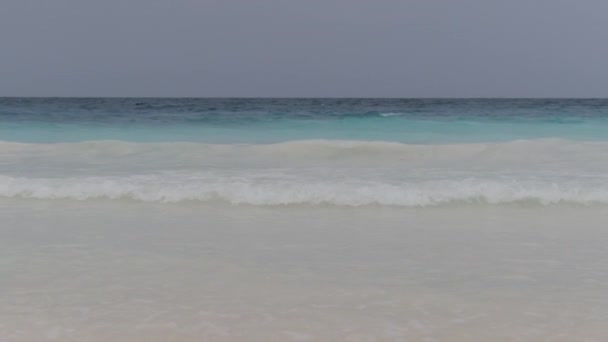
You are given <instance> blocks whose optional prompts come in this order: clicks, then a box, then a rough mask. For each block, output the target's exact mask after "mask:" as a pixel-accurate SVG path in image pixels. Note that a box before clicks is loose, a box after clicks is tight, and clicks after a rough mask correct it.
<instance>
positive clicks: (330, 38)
mask: <svg viewBox="0 0 608 342" xmlns="http://www.w3.org/2000/svg"><path fill="white" fill-rule="evenodd" d="M607 16H608V1H607V0H0V96H201V97H209V96H211V97H214V96H264V97H273V96H277V97H284V96H294V97H316V96H320V97H342V96H345V97H607V96H608V20H607Z"/></svg>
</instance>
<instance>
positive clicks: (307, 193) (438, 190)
mask: <svg viewBox="0 0 608 342" xmlns="http://www.w3.org/2000/svg"><path fill="white" fill-rule="evenodd" d="M0 197H3V198H8V199H10V198H26V199H38V200H57V199H63V200H78V201H83V200H94V199H105V200H134V201H142V202H157V203H182V202H197V203H201V204H204V203H215V202H219V203H229V204H233V205H256V206H283V205H315V206H316V205H330V206H346V207H358V206H369V205H383V206H397V207H432V206H442V205H458V204H468V205H471V204H476V205H477V204H480V205H483V204H485V205H496V204H514V203H515V204H517V203H519V204H526V205H552V204H575V205H593V204H601V205H605V204H608V186H606V185H605V184H602V183H599V182H597V180H596V182H593V181H589V180H587V182H586V183H583V182H581V181H580V180H574V181H572V180H556V179H549V180H544V181H543V180H530V179H528V180H517V179H503V180H500V179H477V178H468V179H460V180H455V179H452V180H447V179H440V180H432V181H430V180H410V181H402V182H393V183H389V182H381V181H369V180H367V181H366V180H361V179H354V178H351V179H341V180H338V179H336V180H333V181H328V180H322V179H297V178H296V177H286V176H285V175H283V176H275V177H257V178H256V177H249V178H247V177H244V176H240V177H225V176H218V175H216V176H212V175H202V174H189V175H170V174H163V175H136V176H127V177H83V178H59V179H52V178H17V177H7V176H0Z"/></svg>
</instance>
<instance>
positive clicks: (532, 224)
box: [0, 201, 608, 341]
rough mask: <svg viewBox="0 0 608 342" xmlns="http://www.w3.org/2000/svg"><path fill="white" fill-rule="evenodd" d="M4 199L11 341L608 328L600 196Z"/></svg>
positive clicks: (2, 270)
mask: <svg viewBox="0 0 608 342" xmlns="http://www.w3.org/2000/svg"><path fill="white" fill-rule="evenodd" d="M2 204H3V205H2V209H1V213H0V214H1V215H2V217H3V224H2V228H1V229H0V234H1V236H2V238H1V239H0V244H1V250H2V253H3V255H4V258H3V260H2V263H1V264H0V278H1V279H3V281H2V283H1V285H0V322H1V323H0V335H1V336H3V339H4V340H8V341H12V340H14V341H17V340H19V341H22V340H32V341H33V340H44V339H49V340H60V341H68V340H72V341H83V340H91V341H103V340H108V339H111V340H115V341H133V340H138V341H144V340H145V341H168V340H171V341H172V340H176V341H182V340H192V341H195V340H201V339H206V340H209V339H214V338H215V339H242V340H269V339H270V340H284V339H293V340H298V339H301V340H308V339H323V340H326V339H333V340H336V339H338V340H349V339H350V340H369V339H381V340H387V339H408V340H421V341H422V340H429V341H432V340H437V341H441V340H450V341H467V340H488V339H489V340H521V341H533V340H555V341H560V340H561V341H570V340H594V339H595V340H598V341H599V340H601V339H602V337H605V336H606V334H607V333H608V331H607V330H606V328H605V324H604V323H605V321H606V319H607V318H608V305H607V304H608V303H607V302H606V296H605V289H606V286H607V285H608V271H607V270H606V267H605V260H606V258H608V249H607V248H606V245H605V241H606V239H607V238H608V231H607V230H606V229H605V222H606V219H608V211H607V210H605V209H604V208H572V207H562V206H554V207H547V208H543V209H529V208H522V207H512V206H506V207H505V206H500V207H497V206H486V207H483V208H479V207H475V208H470V207H460V208H432V209H405V210H404V209H390V208H387V209H379V208H365V209H341V208H310V207H292V208H289V209H276V208H260V207H251V206H250V207H240V208H239V209H235V208H234V207H230V206H223V205H220V206H215V207H206V208H201V207H199V206H196V205H192V206H176V205H158V204H145V203H116V202H108V201H89V202H72V201H66V202H47V201H39V202H31V201H13V202H11V203H10V204H7V203H6V202H4V203H2ZM472 217H475V219H474V220H473V219H472Z"/></svg>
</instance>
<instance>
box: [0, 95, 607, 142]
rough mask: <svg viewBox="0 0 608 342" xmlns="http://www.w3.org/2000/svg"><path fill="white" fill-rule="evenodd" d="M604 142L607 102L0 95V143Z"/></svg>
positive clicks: (599, 100) (581, 100)
mask: <svg viewBox="0 0 608 342" xmlns="http://www.w3.org/2000/svg"><path fill="white" fill-rule="evenodd" d="M538 138H564V139H576V140H606V139H607V138H608V100H607V99H200V98H196V99H189V98H184V99H181V98H180V99H175V98H171V99H161V98H158V99H157V98H124V99H121V98H0V140H2V141H19V142H74V141H89V140H127V141H141V142H146V141H197V142H210V143H269V142H280V141H289V140H307V139H340V140H382V141H399V142H407V143H450V142H479V141H509V140H517V139H538Z"/></svg>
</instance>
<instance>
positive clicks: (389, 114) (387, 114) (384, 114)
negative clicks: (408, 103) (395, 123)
mask: <svg viewBox="0 0 608 342" xmlns="http://www.w3.org/2000/svg"><path fill="white" fill-rule="evenodd" d="M379 115H380V116H382V117H389V116H401V115H404V114H403V113H380V114H379Z"/></svg>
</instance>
